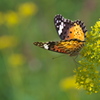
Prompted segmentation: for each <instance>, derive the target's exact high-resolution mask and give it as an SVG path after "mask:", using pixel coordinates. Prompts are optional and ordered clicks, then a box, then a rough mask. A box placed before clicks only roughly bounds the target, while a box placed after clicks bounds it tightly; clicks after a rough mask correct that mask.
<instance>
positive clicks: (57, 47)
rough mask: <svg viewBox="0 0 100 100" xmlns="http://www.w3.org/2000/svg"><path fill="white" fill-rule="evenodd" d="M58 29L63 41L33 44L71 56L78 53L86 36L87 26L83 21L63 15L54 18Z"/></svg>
mask: <svg viewBox="0 0 100 100" xmlns="http://www.w3.org/2000/svg"><path fill="white" fill-rule="evenodd" d="M54 23H55V27H56V30H57V32H58V35H59V37H60V38H61V41H55V42H52V41H51V42H34V43H33V44H34V45H36V46H39V47H41V48H44V49H47V50H51V51H55V52H59V53H65V54H69V55H70V56H75V55H78V53H79V51H80V50H81V48H82V47H83V46H84V43H85V37H86V34H85V33H86V31H87V30H86V27H85V25H84V23H83V22H82V21H79V20H76V21H71V20H69V19H65V18H64V17H62V16H61V15H56V16H55V18H54Z"/></svg>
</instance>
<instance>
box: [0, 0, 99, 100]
mask: <svg viewBox="0 0 100 100" xmlns="http://www.w3.org/2000/svg"><path fill="white" fill-rule="evenodd" d="M56 14H62V15H63V16H64V17H65V18H69V19H71V20H76V19H80V20H82V21H84V22H85V24H86V26H87V29H88V30H90V27H91V26H92V25H94V24H95V22H96V21H97V20H98V19H99V17H100V0H49V1H47V0H0V100H84V99H85V100H90V99H91V100H94V99H95V100H99V99H100V95H99V93H97V94H92V95H87V94H86V91H84V90H83V89H77V88H75V87H76V86H75V84H74V81H75V78H74V77H73V75H74V72H73V70H74V69H75V68H76V67H77V66H79V65H77V64H75V62H74V60H73V58H72V57H69V56H68V55H65V54H59V53H55V52H50V51H47V50H43V49H41V48H39V47H36V46H34V45H33V42H35V41H50V40H51V41H53V40H54V41H55V40H58V41H59V40H60V38H59V36H58V35H57V32H56V30H55V26H54V22H53V18H54V16H55V15H56ZM62 55H63V56H62ZM59 56H62V57H59ZM56 57H57V58H56ZM52 58H55V59H52ZM78 58H79V57H78Z"/></svg>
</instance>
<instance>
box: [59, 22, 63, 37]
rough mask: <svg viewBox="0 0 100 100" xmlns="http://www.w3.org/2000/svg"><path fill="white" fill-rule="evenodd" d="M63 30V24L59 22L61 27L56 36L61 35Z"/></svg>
mask: <svg viewBox="0 0 100 100" xmlns="http://www.w3.org/2000/svg"><path fill="white" fill-rule="evenodd" d="M63 28H64V23H63V22H61V25H60V26H59V30H58V34H59V35H61V33H62V29H63Z"/></svg>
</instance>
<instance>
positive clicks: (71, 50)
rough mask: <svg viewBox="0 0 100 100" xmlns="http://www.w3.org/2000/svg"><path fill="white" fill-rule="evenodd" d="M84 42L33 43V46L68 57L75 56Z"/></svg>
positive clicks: (75, 40) (74, 40) (71, 40)
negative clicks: (67, 55)
mask: <svg viewBox="0 0 100 100" xmlns="http://www.w3.org/2000/svg"><path fill="white" fill-rule="evenodd" d="M84 42H85V41H80V40H77V39H70V40H61V41H59V42H58V41H57V42H34V43H33V44H34V45H36V46H39V47H41V48H44V49H47V50H51V51H55V52H59V53H65V54H69V55H70V56H75V55H77V54H78V53H79V51H80V50H81V48H82V47H83V46H84Z"/></svg>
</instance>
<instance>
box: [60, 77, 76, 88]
mask: <svg viewBox="0 0 100 100" xmlns="http://www.w3.org/2000/svg"><path fill="white" fill-rule="evenodd" d="M75 79H76V78H75V77H73V76H71V77H68V78H65V79H63V80H61V82H60V87H61V88H62V89H63V90H68V89H77V88H76V87H77V84H76V83H75Z"/></svg>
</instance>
